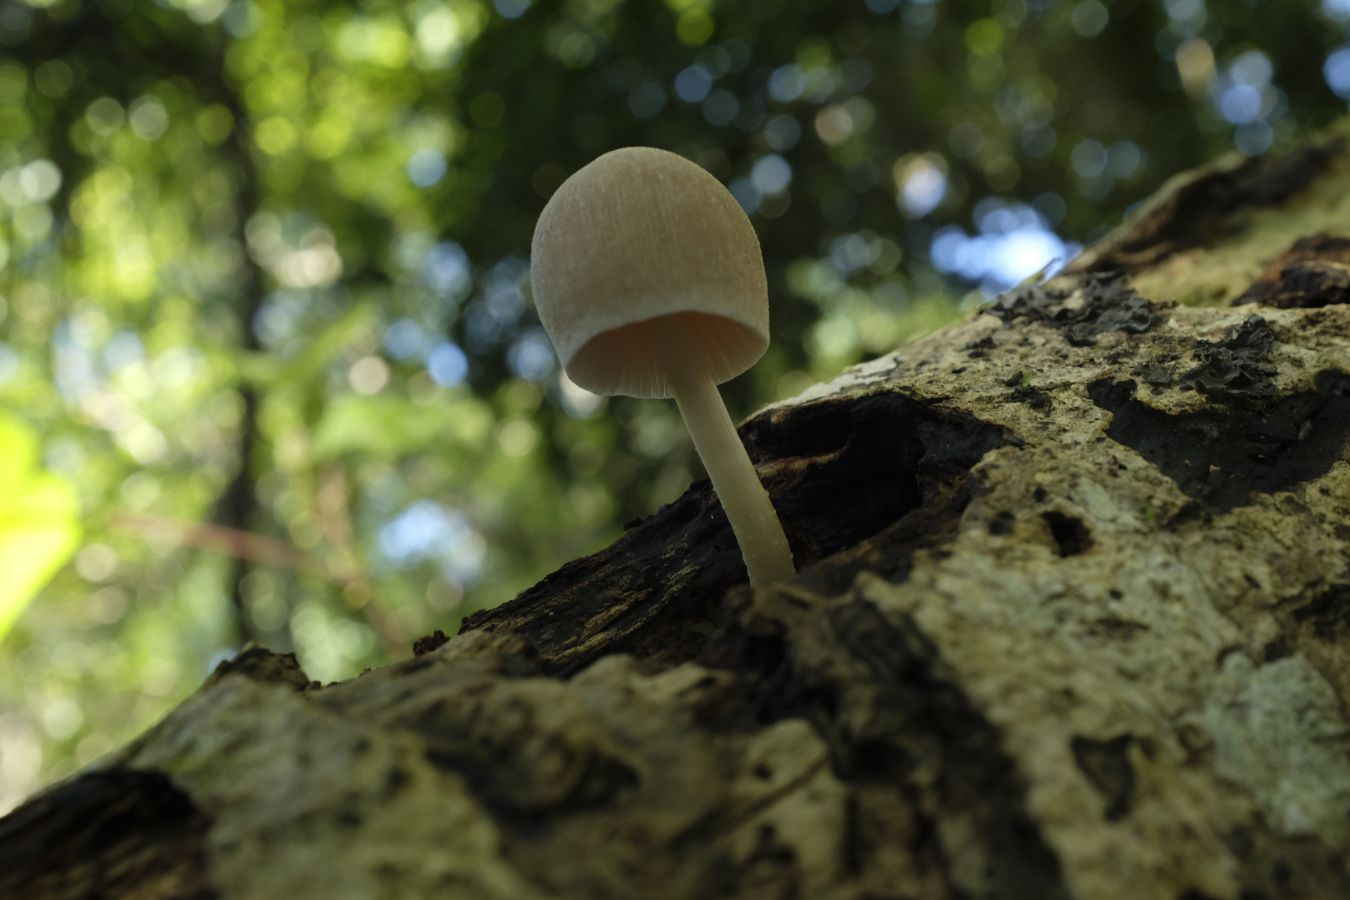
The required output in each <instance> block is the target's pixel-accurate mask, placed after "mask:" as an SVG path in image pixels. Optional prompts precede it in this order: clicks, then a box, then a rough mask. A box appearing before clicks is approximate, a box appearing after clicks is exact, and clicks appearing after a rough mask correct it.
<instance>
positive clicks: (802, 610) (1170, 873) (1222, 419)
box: [0, 132, 1350, 900]
mask: <svg viewBox="0 0 1350 900" xmlns="http://www.w3.org/2000/svg"><path fill="white" fill-rule="evenodd" d="M1348 259H1350V146H1348V145H1347V141H1346V139H1345V137H1344V132H1342V133H1340V134H1333V135H1330V136H1328V137H1325V138H1323V139H1320V140H1317V141H1314V142H1311V143H1310V144H1309V145H1307V146H1306V147H1304V148H1303V149H1301V150H1298V151H1295V152H1293V153H1289V154H1286V155H1284V156H1277V157H1272V158H1268V159H1263V160H1255V161H1234V162H1229V163H1224V164H1220V165H1218V166H1215V167H1213V168H1210V169H1207V170H1204V171H1201V172H1197V173H1192V174H1190V175H1187V176H1185V177H1184V178H1182V179H1179V180H1178V181H1177V182H1175V183H1174V184H1172V185H1170V186H1168V187H1167V188H1165V189H1164V190H1163V191H1162V192H1161V194H1160V195H1159V196H1158V197H1157V198H1156V199H1155V200H1154V201H1152V202H1151V203H1150V204H1149V205H1147V206H1146V208H1145V209H1144V210H1143V212H1141V214H1140V215H1139V216H1138V217H1137V218H1136V219H1135V220H1134V221H1132V222H1131V223H1128V224H1127V225H1126V226H1124V227H1123V228H1122V229H1120V230H1119V231H1118V232H1117V233H1116V234H1113V235H1111V236H1110V237H1109V238H1107V239H1106V240H1105V241H1104V242H1102V243H1101V244H1100V245H1098V246H1097V247H1095V248H1093V249H1092V250H1090V251H1089V252H1088V253H1086V254H1084V256H1083V257H1081V258H1080V259H1079V260H1078V261H1077V262H1076V263H1075V264H1074V266H1072V268H1071V271H1070V272H1069V273H1067V274H1065V275H1063V276H1061V277H1059V278H1057V279H1055V280H1053V281H1051V282H1050V283H1047V284H1042V285H1029V286H1025V287H1023V288H1019V289H1017V290H1014V291H1012V292H1010V293H1009V294H1007V295H1005V296H1004V297H1002V298H1000V299H999V300H998V301H997V302H996V303H995V304H994V305H993V306H992V307H991V308H990V309H989V310H988V312H986V313H985V314H982V315H980V316H978V317H977V318H975V319H973V320H972V321H970V322H968V323H966V324H964V325H962V326H960V327H957V328H953V329H950V330H948V331H945V332H943V333H941V334H937V335H934V336H932V337H930V338H928V339H925V340H923V341H920V342H919V343H917V344H914V345H911V346H909V347H906V348H904V349H902V350H900V351H898V352H897V353H894V354H892V355H890V356H887V357H885V358H882V359H879V360H876V361H875V362H872V363H868V364H866V365H863V366H860V367H857V368H855V369H853V370H851V371H849V372H847V373H846V374H845V375H844V376H842V377H841V378H839V379H838V380H836V381H835V382H832V383H830V384H826V385H821V386H818V387H817V388H815V389H813V390H811V391H809V392H808V393H807V394H805V395H803V396H801V397H798V398H796V399H793V400H790V401H787V402H785V403H782V404H779V405H776V406H774V407H771V408H769V409H767V410H765V411H763V412H761V413H760V414H759V415H757V416H755V417H754V418H752V419H751V420H750V421H749V422H747V423H746V424H745V425H744V426H743V427H742V433H743V435H744V437H745V439H746V441H747V443H748V445H749V447H750V449H751V455H752V457H754V458H755V459H756V460H757V462H758V465H759V468H760V472H761V474H762V475H763V477H764V478H765V479H766V482H767V483H768V485H769V487H770V490H771V492H772V494H773V496H774V498H775V501H776V503H777V505H778V507H779V510H780V512H781V514H782V518H783V520H784V523H785V526H786V527H787V529H788V532H789V536H790V539H791V541H792V543H793V547H794V549H795V551H796V554H797V557H798V560H799V562H800V563H801V564H802V571H801V573H800V575H799V577H798V578H797V579H795V580H794V581H792V582H789V583H784V584H781V585H778V586H776V587H774V588H773V589H770V590H764V591H759V592H756V593H753V594H752V593H751V592H750V591H749V589H748V588H747V587H746V586H745V585H744V583H743V582H744V572H743V570H742V567H741V564H740V561H739V558H738V554H737V551H736V547H735V544H734V542H733V540H732V537H731V534H730V531H729V529H728V527H727V525H726V522H725V520H724V518H723V517H722V515H721V513H720V510H719V508H718V506H717V503H716V501H715V499H714V498H713V496H712V495H711V494H710V492H709V489H708V487H707V485H706V484H704V483H699V484H695V485H694V486H693V487H691V488H690V490H689V491H688V492H687V493H686V494H685V495H684V496H683V497H681V498H680V499H679V500H677V501H676V502H674V503H672V504H671V505H669V506H668V507H666V508H664V509H662V510H661V511H659V512H658V513H657V514H656V515H654V516H652V517H651V518H649V519H646V520H644V521H642V522H640V523H638V524H636V525H635V526H633V527H632V528H631V529H630V530H629V531H628V532H627V533H626V534H625V535H624V537H623V538H622V539H620V540H619V541H618V542H616V543H615V544H614V545H613V546H612V547H610V548H608V549H607V550H605V551H603V552H601V553H598V554H596V555H595V556H593V557H589V558H587V559H582V560H578V561H576V562H574V563H571V564H570V565H568V566H565V567H564V568H563V569H561V570H559V571H558V572H557V573H555V574H554V575H552V576H550V577H549V578H547V579H545V580H544V581H543V582H541V583H540V584H539V585H537V586H536V587H534V588H532V589H531V590H529V591H527V592H525V593H524V594H522V595H521V596H520V597H518V598H516V599H515V600H513V601H511V602H509V603H507V604H505V605H503V606H501V607H499V608H497V609H493V610H490V611H488V612H484V613H480V614H479V615H477V616H475V617H473V618H472V619H470V620H469V621H467V622H466V623H465V625H464V628H463V630H462V632H461V634H460V635H459V636H457V637H455V638H453V639H449V640H446V639H445V638H444V636H433V637H431V638H427V639H424V640H423V641H421V642H419V645H418V648H417V650H418V655H417V657H416V658H414V659H412V660H410V661H407V662H403V663H399V664H396V665H392V666H389V667H387V668H384V669H381V670H378V671H373V672H368V673H366V674H365V675H363V676H361V677H360V678H357V679H354V680H352V681H350V682H346V683H341V684H334V685H327V686H320V685H317V684H313V683H310V682H309V681H308V679H307V678H306V677H305V676H304V674H303V673H302V672H300V670H299V669H298V668H297V667H296V665H295V663H294V660H293V659H290V658H287V657H282V656H276V655H272V654H269V653H267V652H266V651H262V650H256V649H255V650H250V651H247V652H246V653H244V654H243V655H242V656H241V657H239V658H238V659H236V660H235V661H233V662H232V663H229V664H227V665H225V666H223V667H222V669H221V671H219V672H218V673H217V674H216V675H215V676H213V677H212V678H211V679H210V680H209V681H208V682H207V684H206V685H205V686H204V687H203V688H202V689H201V690H200V691H199V692H198V693H197V694H196V695H194V696H193V697H192V698H190V699H189V700H187V701H186V702H185V703H184V704H183V705H182V706H181V707H179V708H178V709H177V710H176V711H174V712H173V713H172V714H170V715H169V716H168V717H167V718H166V719H165V721H164V722H162V723H161V724H160V725H159V726H157V727H156V728H154V729H153V730H151V731H150V732H148V733H147V734H146V735H144V736H143V737H142V738H140V739H139V740H137V741H136V742H135V743H134V744H132V745H131V746H129V747H127V748H125V749H123V750H122V751H120V752H118V753H116V754H114V755H112V756H111V757H110V758H108V759H107V760H105V761H104V762H103V763H101V764H100V765H99V766H98V767H96V768H95V769H92V770H90V771H88V772H86V773H84V774H81V775H79V776H77V777H75V778H73V779H71V780H69V781H67V782H65V783H63V784H61V785H58V786H56V787H55V788H53V789H51V790H49V791H48V792H46V793H44V794H43V795H41V796H39V797H37V798H35V799H33V800H32V801H30V802H29V803H28V804H27V805H25V806H23V807H21V808H20V809H19V810H17V811H15V812H14V813H13V814H12V815H11V816H9V817H8V818H6V819H4V820H0V896H3V897H6V898H8V897H25V898H72V897H85V896H99V897H128V898H131V897H135V898H167V897H193V898H207V897H221V898H269V897H287V898H291V900H301V898H329V897H362V898H364V897H389V898H407V897H464V898H503V900H506V898H510V900H528V898H546V897H550V898H551V897H566V898H636V897H644V898H646V897H651V898H670V900H677V898H690V900H693V898H700V900H701V898H710V897H735V898H830V900H836V898H837V900H864V898H871V900H879V898H902V897H908V898H929V897H932V898H948V897H950V898H957V897H969V898H993V897H1027V898H1057V897H1064V898H1067V897H1078V898H1114V897H1131V898H1154V897H1158V898H1169V900H1201V898H1234V900H1238V898H1241V900H1255V898H1261V897H1265V898H1288V897H1327V898H1332V897H1346V896H1350V727H1347V712H1346V711H1347V708H1350V549H1348V548H1350V452H1348V449H1347V448H1348V446H1350V304H1347V301H1348V300H1350V264H1347V260H1348ZM1196 303H1202V304H1206V305H1202V306H1196V305H1194V304H1196ZM1234 304H1237V305H1234Z"/></svg>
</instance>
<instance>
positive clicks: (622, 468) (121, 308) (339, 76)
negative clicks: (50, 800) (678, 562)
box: [0, 0, 1350, 808]
mask: <svg viewBox="0 0 1350 900" xmlns="http://www.w3.org/2000/svg"><path fill="white" fill-rule="evenodd" d="M1347 20H1350V6H1347V4H1346V2H1345V0H1320V2H1313V0H1298V2H1288V3H1279V4H1275V3H1264V4H1262V3H1255V2H1252V0H1209V2H1208V3H1203V2H1199V0H1167V2H1163V3H1153V2H1144V0H1121V2H1112V3H1102V2H1098V0H1072V2H1070V0H1062V2H1057V0H997V2H994V3H973V2H968V0H865V2H864V0H849V2H824V0H806V2H786V0H755V2H753V3H750V2H744V0H667V2H666V3H664V4H662V3H638V2H636V0H630V2H622V0H565V2H564V0H494V2H491V3H489V2H487V0H417V2H413V3H394V2H392V0H365V2H362V3H357V4H350V3H330V2H322V0H302V2H293V3H283V2H281V0H172V2H163V3H136V2H133V0H43V2H36V0H30V2H27V3H24V2H17V3H8V4H3V5H0V392H2V393H3V398H4V403H5V406H6V408H8V409H13V410H16V411H19V412H20V413H21V415H22V416H23V418H24V420H25V421H26V422H28V423H29V425H30V426H31V427H32V428H34V429H36V432H37V434H38V439H39V441H40V451H41V454H40V455H41V459H42V466H43V468H45V469H47V470H49V471H50V472H51V473H52V474H51V475H50V476H45V477H48V478H50V479H60V480H62V481H63V482H65V483H68V484H70V485H73V487H74V491H75V493H76V495H77V498H78V503H79V506H80V508H81V509H83V510H85V512H86V522H85V529H84V533H83V536H82V538H81V544H80V546H79V549H78V551H77V552H76V553H75V555H74V558H73V563H72V564H71V565H68V566H66V567H64V568H63V569H61V571H59V572H58V573H56V575H55V576H54V577H53V578H52V579H51V580H50V582H49V583H48V584H47V586H46V588H45V589H44V590H42V592H41V593H39V594H38V596H37V597H36V599H35V600H34V601H33V602H32V603H30V604H29V605H28V607H27V609H26V610H25V611H24V613H23V615H22V616H20V617H19V618H18V619H17V620H15V621H13V623H12V626H11V632H10V634H9V635H8V636H7V638H6V640H5V642H4V643H3V644H0V763H2V764H3V766H4V770H5V779H4V780H3V783H0V808H3V807H5V806H7V805H9V804H11V803H13V802H15V801H16V800H17V799H18V798H19V796H20V795H22V794H24V793H27V792H28V791H30V790H31V789H33V788H34V787H35V786H36V785H37V784H38V783H39V782H40V781H42V780H46V779H50V778H52V777H55V776H57V775H59V774H62V773H64V772H67V771H69V770H70V769H71V768H72V767H73V766H75V765H77V764H82V763H85V762H88V761H90V760H91V759H93V758H94V757H96V756H97V755H98V754H99V753H101V752H103V751H105V750H107V749H109V748H111V747H112V746H115V745H116V744H117V743H119V742H121V741H123V740H125V739H127V738H128V737H130V736H131V735H132V734H134V733H135V732H136V731H137V730H138V729H140V728H142V727H144V726H145V725H147V724H148V723H150V722H152V721H153V720H154V719H155V718H156V717H157V716H158V715H160V714H162V712H163V711H164V709H165V708H166V706H167V705H168V704H169V703H171V702H173V701H174V700H176V699H178V698H180V697H182V696H183V695H184V694H185V693H186V692H187V691H189V690H191V689H192V688H193V687H194V686H195V685H196V684H197V683H199V682H200V680H201V678H202V677H203V676H204V675H205V674H206V672H207V671H209V669H210V667H211V666H212V665H213V664H214V662H215V661H217V660H219V659H220V658H222V657H223V656H225V655H227V654H229V653H231V652H232V651H233V650H235V649H236V648H237V647H238V646H239V644H240V642H241V641H242V640H244V639H255V640H261V641H264V642H266V643H268V644H270V645H272V646H275V647H278V648H286V647H294V648H295V649H296V650H297V652H298V653H299V654H300V656H301V660H302V662H303V663H304V665H305V666H306V668H307V670H308V671H309V672H310V673H311V674H312V675H313V676H315V677H318V678H324V679H331V678H339V677H346V676H350V675H352V674H354V673H356V672H358V671H359V670H360V669H361V667H363V666H368V665H374V664H377V663H379V662H381V661H383V660H386V659H389V658H391V657H397V656H401V655H406V654H407V652H408V645H409V642H410V641H411V640H412V639H413V638H415V637H417V636H418V635H419V634H422V633H425V632H427V631H430V630H432V629H435V628H442V629H446V630H453V628H454V627H455V625H456V623H457V622H458V620H459V619H460V618H461V617H462V616H463V615H464V614H466V613H467V612H470V611H472V610H474V609H477V608H481V607H484V606H488V605H492V604H495V603H499V602H501V601H503V600H505V599H507V598H509V597H510V596H512V595H513V594H514V593H515V592H517V591H518V590H520V589H522V588H523V587H525V586H527V585H529V584H530V583H532V582H533V581H534V580H536V579H538V578H539V577H541V576H542V575H544V574H546V573H547V572H549V571H550V570H552V569H554V568H556V567H557V566H559V565H561V564H562V563H564V562H566V561H567V560H570V559H572V558H574V557H576V556H578V555H580V554H583V553H586V552H589V551H591V550H594V549H596V548H598V547H599V546H602V545H603V544H604V543H605V542H607V541H608V540H610V539H612V537H613V536H614V535H615V534H617V533H618V530H619V527H620V523H622V522H625V521H627V520H629V519H631V518H633V517H635V516H638V515H642V514H645V513H648V512H650V511H651V510H653V509H654V508H655V507H656V506H657V505H658V504H660V503H662V502H665V501H667V500H669V499H671V498H673V497H674V496H676V495H677V494H678V493H679V492H680V491H681V490H683V489H684V487H685V486H687V484H688V483H689V481H690V479H691V478H692V477H694V476H695V475H696V474H697V472H696V463H695V462H694V460H693V458H692V455H691V453H690V450H689V448H688V446H687V441H686V439H684V438H683V437H682V434H681V430H680V426H679V422H678V418H677V416H676V413H675V411H674V410H673V408H671V407H670V406H669V405H668V404H660V403H630V402H625V401H607V400H601V399H599V398H594V397H591V396H589V395H587V394H585V392H582V391H579V390H578V389H577V388H576V387H575V386H574V385H572V384H571V383H570V382H568V381H567V380H566V379H565V378H564V377H562V376H561V374H560V373H559V372H558V370H557V367H556V364H555V362H554V360H553V357H552V354H551V351H550V350H549V348H548V345H547V343H546V341H545V339H544V337H543V335H542V332H541V331H540V329H539V328H538V324H537V322H536V320H535V318H534V315H533V312H532V310H531V308H530V304H529V284H528V263H527V254H528V247H529V238H530V233H531V230H532V228H533V224H534V219H535V217H536V216H537V214H538V211H539V209H540V208H541V207H542V205H543V203H544V201H545V199H546V198H547V197H548V196H549V194H550V193H551V191H552V190H553V189H554V188H555V187H556V186H557V185H558V184H559V183H560V182H561V181H562V179H563V178H565V177H566V176H567V174H568V173H570V172H571V171H573V170H575V169H576V168H577V167H579V166H580V165H582V164H584V163H585V162H587V161H588V160H590V159H591V158H593V157H594V156H596V155H598V154H599V153H602V152H604V151H606V150H609V149H611V148H613V147H616V146H621V145H625V144H651V145H658V146H662V147H666V148H669V149H672V150H675V151H678V152H681V153H684V154H685V155H687V156H689V157H690V158H692V159H695V160H697V161H698V162H699V163H701V164H702V165H704V166H705V167H707V168H708V169H709V170H710V171H711V172H713V173H714V174H715V175H716V176H717V177H718V178H720V179H722V180H723V181H724V182H726V183H727V184H729V185H730V186H731V188H732V190H733V192H734V193H735V194H736V196H737V197H738V198H739V199H740V200H741V201H742V203H743V205H744V206H745V207H746V208H747V209H748V210H750V212H751V217H752V220H753V222H754V224H755V226H756V228H757V229H758V232H759V235H760V239H761V243H762V245H763V248H764V251H765V258H766V266H767V269H768V274H769V280H770V291H771V296H772V302H773V332H774V345H773V346H772V347H771V348H770V351H769V353H768V355H767V356H766V357H765V359H764V360H763V361H762V362H761V363H760V365H759V366H757V367H756V368H755V369H754V370H753V371H752V372H750V373H748V374H747V375H746V376H745V377H743V378H741V379H737V380H736V381H735V382H733V383H731V384H729V385H727V386H726V393H727V394H728V397H729V400H730V402H731V405H732V407H733V410H734V411H735V412H737V413H740V414H744V413H747V412H749V411H751V410H753V408H754V407H755V406H756V405H757V404H760V403H762V402H765V401H767V400H771V399H776V398H779V397H783V396H787V395H790V394H791V393H793V392H795V391H797V390H799V389H801V388H802V387H804V386H805V385H807V384H809V383H811V382H812V381H814V380H817V379H820V378H825V377H829V376H831V375H833V374H835V373H836V372H838V371H839V370H840V369H841V368H842V367H844V366H847V365H849V364H851V363H854V362H857V361H859V360H862V359H865V358H868V357H871V356H874V355H876V354H879V353H883V352H885V351H887V350H889V349H891V348H892V347H893V346H895V345H897V344H899V343H902V342H904V341H906V340H910V339H913V338H914V337H916V336H918V335H919V334H922V333H924V332H926V331H929V330H932V329H934V328H937V327H941V326H942V325H943V324H945V323H947V322H950V321H952V320H954V319H956V318H959V317H960V316H963V315H967V314H969V312H970V311H971V310H972V309H974V308H975V307H977V306H978V305H979V304H980V303H981V302H983V300H984V298H985V296H986V293H987V292H988V291H992V290H995V289H997V288H999V287H1000V286H1002V285H1005V284H1009V283H1012V282H1014V281H1016V280H1018V279H1019V278H1021V277H1024V276H1026V275H1029V274H1031V273H1032V272H1034V271H1035V270H1036V269H1038V268H1040V267H1041V266H1042V265H1043V264H1045V263H1047V262H1050V260H1051V258H1052V257H1054V256H1057V255H1058V256H1063V255H1067V254H1069V253H1072V252H1073V249H1074V246H1075V245H1077V244H1081V243H1083V242H1085V241H1088V240H1090V239H1092V238H1093V237H1094V236H1095V235H1096V234H1098V233H1099V232H1100V230H1101V229H1103V228H1105V227H1108V226H1110V225H1111V224H1113V223H1114V222H1115V221H1116V220H1117V219H1118V218H1119V215H1120V214H1121V212H1122V211H1123V210H1124V209H1125V208H1126V207H1127V206H1128V205H1129V204H1131V203H1133V202H1135V201H1137V200H1138V199H1140V198H1141V197H1142V196H1143V195H1144V194H1145V193H1146V192H1147V191H1148V190H1150V189H1151V187H1152V186H1154V185H1156V184H1157V183H1158V182H1159V181H1160V180H1161V179H1162V178H1163V177H1164V176H1166V175H1168V174H1171V173H1172V172H1175V171H1178V170H1180V169H1183V168H1185V167H1187V166H1190V165H1193V164H1196V163H1198V162H1200V161H1202V160H1204V159H1206V158H1207V157H1209V156H1211V155H1213V154H1214V153H1215V152H1216V151H1220V150H1223V149H1227V148H1231V147H1232V146H1234V145H1235V144H1236V145H1237V146H1238V147H1240V148H1242V149H1243V150H1245V151H1246V152H1258V151H1260V150H1261V149H1263V148H1264V147H1265V146H1267V145H1269V144H1270V143H1271V142H1274V141H1278V140H1280V139H1282V138H1284V137H1286V136H1288V135H1291V134H1293V133H1294V132H1295V131H1297V130H1298V129H1300V128H1305V127H1309V126H1315V125H1319V124H1322V123H1324V122H1325V121H1327V120H1328V119H1329V118H1330V117H1331V116H1333V115H1335V114H1337V113H1338V112H1339V111H1342V110H1343V109H1344V102H1343V99H1342V98H1343V96H1344V94H1345V93H1350V71H1344V70H1345V69H1346V68H1347V67H1350V53H1347V52H1346V51H1344V50H1341V51H1340V52H1341V54H1342V55H1341V56H1335V55H1334V53H1335V52H1336V51H1337V49H1338V48H1340V47H1341V45H1344V44H1345V43H1346V42H1347V40H1350V36H1347V33H1346V22H1347ZM1336 60H1342V61H1343V62H1344V63H1345V65H1343V66H1342V65H1341V63H1338V62H1336ZM1337 66H1341V68H1337ZM1337 91H1342V94H1341V95H1339V96H1338V94H1337V93H1336V92H1337ZM4 439H5V440H7V441H12V440H13V438H12V437H6V438H4ZM0 456H3V454H0ZM14 458H17V457H12V456H11V459H9V460H5V463H4V464H5V465H8V466H16V465H18V464H17V463H15V462H13V461H12V460H13V459H14ZM25 471H29V472H32V471H35V470H34V469H32V467H29V468H28V469H25ZM28 483H29V484H30V485H31V484H32V483H33V482H32V481H31V478H30V481H29V482H28ZM39 483H42V482H39ZM47 483H55V482H50V481H49V482H47ZM44 490H53V489H51V488H46V489H44ZM14 496H17V495H14ZM4 499H5V502H7V503H11V504H12V503H13V502H14V501H13V500H12V499H11V498H10V497H8V496H7V497H5V498H4ZM61 508H62V509H63V510H65V511H66V513H65V515H67V516H68V515H69V510H70V509H71V506H69V505H65V506H62V507H61ZM5 533H6V534H7V535H10V536H11V537H15V538H17V537H21V538H22V539H23V540H25V541H35V540H37V539H38V538H39V535H40V532H39V531H38V530H35V529H32V528H29V527H25V528H24V529H23V530H22V531H21V532H19V533H18V534H15V533H14V532H13V531H12V530H11V531H6V532H5ZM62 533H63V534H64V535H66V536H65V537H64V540H70V538H69V534H70V532H69V531H63V532H62ZM57 544H58V542H57V541H56V540H55V538H53V541H52V546H53V548H56V547H57ZM58 556H59V554H58V553H57V550H56V549H52V550H51V551H49V560H54V559H56V558H58ZM20 558H21V559H22V560H23V561H24V562H25V563H26V564H29V565H30V567H31V568H32V572H34V573H39V572H40V570H41V569H42V567H40V566H37V565H36V564H37V563H38V561H39V554H38V553H36V552H30V551H28V550H25V551H24V552H23V553H22V554H21V556H20ZM52 564H53V563H52V562H50V561H49V562H48V563H47V566H48V567H50V566H51V565H52ZM17 571H19V570H18V569H11V568H9V567H6V575H7V576H9V577H14V573H15V572H17ZM37 578H38V575H37V574H32V575H30V576H29V581H28V583H29V584H35V583H36V579H37ZM25 593H26V592H25V591H9V592H6V593H5V598H6V599H5V602H6V604H7V605H6V607H5V609H6V610H9V612H8V613H7V615H8V616H9V617H10V618H12V617H13V614H14V611H17V609H18V606H19V604H18V602H17V601H16V599H15V598H20V597H23V596H25ZM6 624H9V623H8V622H6Z"/></svg>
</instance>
